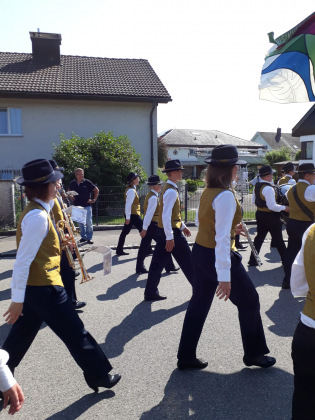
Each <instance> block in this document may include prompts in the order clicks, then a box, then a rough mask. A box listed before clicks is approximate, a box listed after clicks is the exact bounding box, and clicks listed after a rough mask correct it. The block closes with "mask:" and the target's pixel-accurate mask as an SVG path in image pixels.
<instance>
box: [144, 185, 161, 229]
mask: <svg viewBox="0 0 315 420" xmlns="http://www.w3.org/2000/svg"><path fill="white" fill-rule="evenodd" d="M154 196H155V197H156V198H157V206H156V209H155V212H154V215H153V217H152V220H151V222H156V223H157V222H158V221H159V210H160V203H159V199H158V197H157V196H156V195H155V194H154V192H152V191H149V192H148V194H147V195H146V196H145V199H144V204H143V215H144V216H145V214H146V212H147V209H148V201H149V200H150V198H151V197H154Z"/></svg>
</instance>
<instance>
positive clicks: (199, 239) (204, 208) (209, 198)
mask: <svg viewBox="0 0 315 420" xmlns="http://www.w3.org/2000/svg"><path fill="white" fill-rule="evenodd" d="M223 191H229V190H228V189H224V188H205V190H204V191H203V193H202V195H201V198H200V203H199V211H198V219H199V228H198V233H197V236H196V243H197V244H199V245H201V246H204V247H205V248H213V249H214V248H215V246H216V242H215V234H216V232H215V211H214V210H213V207H212V202H213V200H214V199H215V197H217V196H218V195H219V194H220V193H222V192H223ZM235 200H236V211H235V215H234V218H233V221H232V228H231V249H232V251H237V249H236V247H235V237H234V236H235V228H236V226H237V225H238V224H239V223H240V222H241V220H242V209H241V206H240V203H239V202H238V200H237V199H236V198H235Z"/></svg>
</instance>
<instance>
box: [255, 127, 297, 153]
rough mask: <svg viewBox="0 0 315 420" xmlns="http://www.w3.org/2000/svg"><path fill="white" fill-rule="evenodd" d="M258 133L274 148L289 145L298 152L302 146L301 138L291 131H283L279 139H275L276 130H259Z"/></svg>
mask: <svg viewBox="0 0 315 420" xmlns="http://www.w3.org/2000/svg"><path fill="white" fill-rule="evenodd" d="M256 134H259V135H260V136H261V137H262V138H263V139H264V140H265V142H266V143H267V144H268V145H269V146H270V147H271V148H272V149H273V150H275V149H281V148H282V147H288V148H289V149H291V150H292V151H294V152H295V153H296V152H297V151H298V150H299V149H300V148H301V143H300V138H299V137H293V136H292V135H291V134H289V133H281V138H280V140H279V141H276V139H275V137H276V134H277V133H276V132H263V131H258V132H257V133H256Z"/></svg>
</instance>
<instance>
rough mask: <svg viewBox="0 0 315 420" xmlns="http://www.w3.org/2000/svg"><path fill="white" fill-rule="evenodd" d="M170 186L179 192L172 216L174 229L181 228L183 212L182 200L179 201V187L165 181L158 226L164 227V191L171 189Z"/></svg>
mask: <svg viewBox="0 0 315 420" xmlns="http://www.w3.org/2000/svg"><path fill="white" fill-rule="evenodd" d="M170 188H172V189H173V190H175V191H176V193H177V199H176V201H175V203H174V206H173V210H172V216H171V222H172V228H173V229H174V228H177V229H180V228H181V226H182V217H181V213H180V201H179V196H178V191H177V189H176V188H175V187H174V186H173V185H172V184H169V183H168V182H166V183H165V185H164V187H163V191H162V194H161V200H160V211H159V221H158V227H159V228H163V221H162V214H163V196H164V193H165V192H166V191H167V190H169V189H170Z"/></svg>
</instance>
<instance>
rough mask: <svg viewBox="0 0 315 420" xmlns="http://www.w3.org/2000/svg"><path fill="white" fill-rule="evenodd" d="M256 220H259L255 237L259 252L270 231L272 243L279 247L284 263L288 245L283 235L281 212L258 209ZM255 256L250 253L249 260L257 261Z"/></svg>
mask: <svg viewBox="0 0 315 420" xmlns="http://www.w3.org/2000/svg"><path fill="white" fill-rule="evenodd" d="M256 221H257V235H256V237H255V239H254V245H255V248H256V250H257V252H258V254H259V251H260V248H261V246H262V244H263V242H264V240H265V238H266V236H267V233H268V232H269V233H270V235H271V240H272V244H273V246H274V247H275V248H277V250H278V252H279V254H280V257H281V261H282V264H284V257H285V253H286V246H285V244H284V241H283V237H282V223H281V220H280V213H276V212H272V213H269V212H265V211H260V210H257V211H256ZM255 261H256V260H255V257H254V255H253V253H251V255H250V259H249V262H250V263H255Z"/></svg>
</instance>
